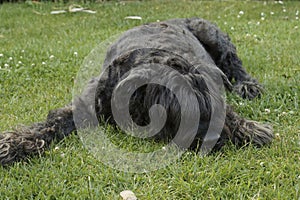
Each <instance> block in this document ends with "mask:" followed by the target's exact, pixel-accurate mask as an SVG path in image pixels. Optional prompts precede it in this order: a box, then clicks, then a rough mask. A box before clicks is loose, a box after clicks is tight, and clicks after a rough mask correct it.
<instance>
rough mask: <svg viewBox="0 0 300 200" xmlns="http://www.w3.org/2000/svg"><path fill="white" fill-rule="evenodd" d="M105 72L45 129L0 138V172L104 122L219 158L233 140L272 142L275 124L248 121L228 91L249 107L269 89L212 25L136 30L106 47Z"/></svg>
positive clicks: (187, 22)
mask: <svg viewBox="0 0 300 200" xmlns="http://www.w3.org/2000/svg"><path fill="white" fill-rule="evenodd" d="M102 68H103V70H102V72H101V69H99V76H98V77H91V80H90V81H89V83H88V84H87V86H86V88H85V89H84V91H83V92H82V93H81V94H80V95H78V96H77V97H76V98H74V99H73V101H72V102H71V103H70V104H68V105H67V106H65V107H63V108H59V109H56V110H52V111H50V112H49V114H48V117H47V119H46V121H45V122H40V123H34V124H32V125H31V126H29V127H23V128H19V129H17V130H14V131H7V132H4V133H3V134H1V135H0V163H1V165H3V166H4V165H9V164H11V163H14V162H16V161H20V160H23V159H25V158H28V157H31V156H33V155H37V154H40V153H42V152H44V151H45V150H46V149H47V148H49V147H50V144H51V143H52V142H54V141H55V142H57V141H60V140H62V139H63V138H65V137H67V136H68V135H70V134H71V133H72V132H76V131H78V130H79V129H81V128H84V127H93V126H98V125H99V124H100V125H101V124H103V122H104V123H109V124H112V125H114V126H119V127H122V129H126V128H129V129H130V130H133V128H132V124H135V125H136V126H135V130H137V131H133V132H135V136H138V137H142V138H146V137H147V138H153V139H155V140H163V141H170V140H171V141H173V142H174V143H175V144H176V145H177V146H178V147H180V148H183V149H196V148H197V147H199V144H202V146H204V147H205V148H204V149H208V150H212V151H217V150H220V149H221V148H222V147H223V146H224V144H226V142H228V141H230V142H232V143H233V144H234V145H236V146H242V145H245V144H249V143H252V144H253V145H255V146H258V147H261V146H263V145H265V144H269V143H270V142H271V141H272V139H273V133H272V127H271V126H270V125H268V124H261V123H259V122H255V121H252V120H247V119H244V118H243V117H241V116H239V115H238V114H237V113H236V112H234V110H233V108H232V107H231V106H230V105H228V104H227V103H226V102H225V98H224V91H223V88H225V89H226V90H227V91H229V92H235V93H237V94H238V95H240V96H241V97H242V98H246V99H250V100H251V99H253V98H257V97H260V96H261V94H262V91H263V88H262V86H261V85H260V84H259V83H258V81H257V80H256V79H255V78H253V77H251V76H250V75H249V74H248V73H247V72H246V70H245V69H244V68H243V66H242V61H241V59H240V58H239V57H238V55H237V51H236V48H235V46H234V44H232V42H231V41H230V38H229V36H228V35H226V34H224V33H223V32H222V31H221V30H220V29H219V28H218V27H217V26H216V25H214V24H212V23H211V22H209V21H207V20H204V19H201V18H189V19H171V20H168V21H164V22H156V23H150V24H145V25H142V26H138V27H135V28H133V29H130V30H128V31H126V32H125V33H124V34H122V35H121V37H120V38H119V39H118V40H117V41H116V42H114V43H113V44H112V45H111V46H110V47H109V48H108V50H107V54H106V58H105V60H104V63H103V67H102ZM100 72H101V74H100ZM143 127H146V128H143ZM144 132H146V134H145V133H144Z"/></svg>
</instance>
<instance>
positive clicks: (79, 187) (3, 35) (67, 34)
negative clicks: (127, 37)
mask: <svg viewBox="0 0 300 200" xmlns="http://www.w3.org/2000/svg"><path fill="white" fill-rule="evenodd" d="M68 5H69V4H67V5H66V4H58V3H57V4H53V3H33V2H30V1H27V2H26V3H20V4H3V5H0V132H3V131H5V130H10V129H13V128H14V127H16V126H17V125H19V124H25V125H28V124H30V123H32V122H38V121H43V120H44V119H45V117H46V116H47V113H48V111H49V110H50V109H54V108H58V107H61V106H63V105H66V104H67V103H69V102H70V101H71V99H72V87H73V85H74V79H75V77H76V74H77V72H78V70H79V69H80V67H81V65H82V63H83V61H84V58H85V57H86V56H87V55H88V54H89V53H90V51H91V50H93V48H95V47H96V46H97V45H99V44H100V43H101V42H102V41H105V40H107V39H108V38H110V37H111V36H113V35H116V34H118V33H121V32H122V31H125V30H127V29H129V28H131V27H134V26H136V25H140V24H143V23H147V22H153V21H157V20H165V19H169V18H183V17H193V16H197V17H201V18H206V19H208V20H210V21H213V22H214V23H216V24H217V25H218V26H219V27H220V28H221V29H222V30H223V31H224V32H227V33H228V34H229V35H230V37H231V38H232V41H233V42H234V44H236V46H237V49H238V54H239V56H240V57H241V59H242V60H243V64H244V66H245V68H246V69H247V71H248V72H249V73H250V74H251V75H253V76H254V77H256V78H257V79H258V80H259V81H260V82H261V83H262V84H263V85H264V86H265V93H264V95H263V96H262V97H261V98H260V99H255V100H253V101H248V100H243V99H240V98H239V97H237V96H236V95H233V94H228V95H227V101H228V102H230V103H231V104H232V105H233V106H234V107H235V109H236V111H238V112H239V113H240V114H241V115H242V116H244V117H247V118H249V119H253V120H257V121H262V122H267V123H270V124H272V125H273V128H274V133H275V135H276V138H275V140H274V142H273V143H272V144H271V145H270V146H268V147H263V148H260V149H258V148H255V147H253V146H247V147H243V148H241V149H237V148H235V147H234V146H232V145H231V144H228V145H226V147H225V148H224V149H223V150H222V151H221V152H218V153H215V154H212V155H209V156H204V157H202V156H199V155H197V154H196V153H195V152H186V153H185V154H184V155H183V156H182V157H181V158H180V159H178V160H177V161H176V162H174V163H172V164H170V165H168V166H167V167H165V168H162V169H159V170H156V171H152V172H148V173H146V172H145V173H127V172H122V171H118V170H116V169H114V168H110V167H109V166H106V165H105V164H103V163H102V162H101V161H100V160H98V159H96V158H94V157H93V156H92V155H91V154H90V153H89V152H88V150H86V149H85V148H84V147H83V145H82V143H81V142H80V140H79V139H78V136H76V135H72V136H70V137H68V138H66V139H65V140H63V141H62V142H60V143H59V144H54V145H53V148H52V149H50V150H48V151H47V152H46V153H45V154H43V155H41V156H40V157H35V158H32V159H30V160H28V161H27V162H19V163H15V164H14V165H12V166H10V167H7V168H3V167H0V183H1V187H0V199H120V195H119V193H120V192H121V191H123V190H127V189H128V190H132V191H133V192H134V193H135V194H136V196H137V197H138V198H139V199H300V113H299V95H300V86H299V85H300V81H299V80H300V56H299V55H300V48H299V47H300V39H299V33H300V20H299V10H300V2H297V1H290V2H286V1H284V2H275V1H267V2H263V1H257V2H250V1H245V2H244V1H229V2H219V1H216V2H214V1H205V2H198V1H145V2H140V1H139V2H133V1H128V2H127V1H123V2H102V3H97V4H94V3H93V4H81V5H82V6H84V7H88V8H90V9H91V10H95V11H97V13H96V14H89V13H66V14H59V15H51V14H50V12H51V11H52V10H56V9H65V8H68ZM129 15H137V16H141V17H142V20H126V19H124V18H125V17H126V16H129ZM120 137H123V136H120ZM149 148H150V147H149Z"/></svg>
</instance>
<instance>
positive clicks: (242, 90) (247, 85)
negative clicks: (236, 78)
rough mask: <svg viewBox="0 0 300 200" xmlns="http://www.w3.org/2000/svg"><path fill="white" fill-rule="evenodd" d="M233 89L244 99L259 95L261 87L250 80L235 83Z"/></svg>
mask: <svg viewBox="0 0 300 200" xmlns="http://www.w3.org/2000/svg"><path fill="white" fill-rule="evenodd" d="M233 90H234V91H235V92H236V93H237V94H239V95H240V96H241V97H242V98H244V99H254V98H255V97H260V96H261V94H262V92H263V87H262V86H261V85H260V84H259V83H257V82H256V81H252V80H251V81H243V82H238V83H236V84H235V85H234V88H233Z"/></svg>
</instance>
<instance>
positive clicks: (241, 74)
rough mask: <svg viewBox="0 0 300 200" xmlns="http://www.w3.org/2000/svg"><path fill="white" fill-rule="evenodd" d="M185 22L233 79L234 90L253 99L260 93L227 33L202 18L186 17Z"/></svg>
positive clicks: (217, 63) (256, 83)
mask: <svg viewBox="0 0 300 200" xmlns="http://www.w3.org/2000/svg"><path fill="white" fill-rule="evenodd" d="M185 23H186V26H187V28H188V29H189V30H190V31H191V32H192V33H193V34H194V35H195V37H197V39H198V40H199V42H201V44H202V45H203V46H204V48H205V49H206V51H207V52H208V53H209V54H210V56H211V57H212V59H213V60H214V62H215V64H216V65H217V66H218V67H219V68H220V69H221V70H222V71H223V72H224V74H226V76H227V77H228V79H229V80H230V81H235V82H234V91H235V92H237V93H238V94H239V95H240V96H241V97H243V98H248V99H253V98H254V97H256V96H259V95H260V94H261V92H262V86H261V85H260V84H259V83H258V81H257V80H256V79H254V78H252V77H251V76H250V75H249V74H248V73H247V72H246V70H245V69H244V68H243V65H242V61H241V59H240V58H239V57H238V55H237V51H236V48H235V46H234V44H233V43H232V42H231V41H230V38H229V36H228V35H226V34H224V33H223V32H222V31H221V30H220V29H219V28H218V27H217V26H216V25H214V24H212V23H210V22H208V21H206V20H204V19H199V18H193V19H187V20H186V22H185Z"/></svg>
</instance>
